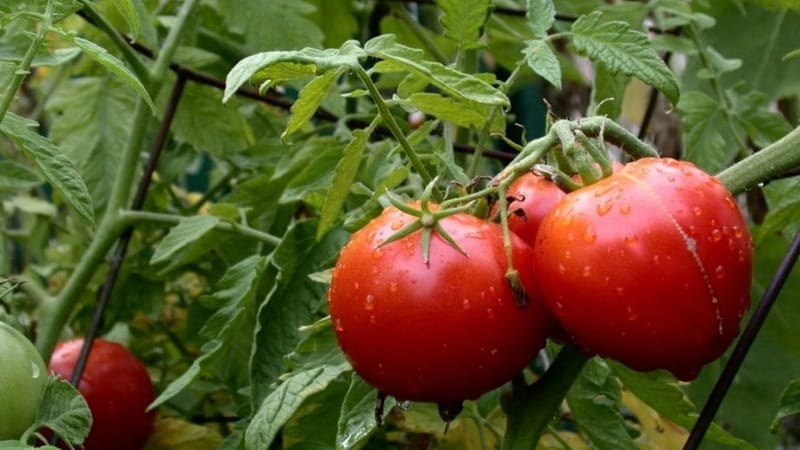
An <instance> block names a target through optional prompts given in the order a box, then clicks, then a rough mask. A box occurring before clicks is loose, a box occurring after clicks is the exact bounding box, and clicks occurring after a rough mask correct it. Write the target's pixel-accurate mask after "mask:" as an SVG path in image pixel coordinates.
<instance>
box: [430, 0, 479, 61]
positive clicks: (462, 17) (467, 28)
mask: <svg viewBox="0 0 800 450" xmlns="http://www.w3.org/2000/svg"><path fill="white" fill-rule="evenodd" d="M436 5H437V6H438V7H439V9H440V10H441V11H442V15H441V18H440V19H439V20H440V21H441V23H442V26H444V35H445V37H447V38H449V39H450V40H452V41H454V42H455V43H456V44H458V47H459V48H460V49H463V50H468V49H472V48H478V47H482V46H483V44H481V43H480V42H479V39H480V37H481V35H482V34H483V26H484V24H485V23H486V19H488V18H489V12H490V10H489V6H490V2H489V0H436Z"/></svg>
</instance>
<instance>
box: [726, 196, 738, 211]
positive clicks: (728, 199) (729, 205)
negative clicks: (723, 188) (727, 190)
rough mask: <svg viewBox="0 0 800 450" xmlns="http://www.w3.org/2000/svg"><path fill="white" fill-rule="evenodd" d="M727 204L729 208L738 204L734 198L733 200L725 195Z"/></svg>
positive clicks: (733, 207)
mask: <svg viewBox="0 0 800 450" xmlns="http://www.w3.org/2000/svg"><path fill="white" fill-rule="evenodd" d="M725 204H726V205H728V208H731V209H735V208H736V205H735V204H734V203H733V200H731V199H730V197H725Z"/></svg>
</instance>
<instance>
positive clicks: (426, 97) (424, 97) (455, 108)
mask: <svg viewBox="0 0 800 450" xmlns="http://www.w3.org/2000/svg"><path fill="white" fill-rule="evenodd" d="M407 103H408V104H410V105H412V106H413V107H415V108H417V109H419V110H420V111H422V112H424V113H425V114H428V115H431V116H434V117H437V118H439V119H441V120H443V121H446V122H451V123H454V124H456V125H458V126H460V127H464V128H472V129H480V128H482V127H483V126H484V125H485V124H486V120H487V119H488V118H489V112H490V108H492V107H491V106H486V105H482V104H480V103H475V102H471V101H468V100H463V99H458V98H452V97H444V96H442V95H440V94H437V93H434V92H416V93H414V94H411V95H410V96H409V97H408V101H407ZM504 129H505V120H504V117H503V114H502V113H497V114H496V115H495V119H494V121H493V122H492V125H491V128H490V130H491V131H492V132H502V131H503V130H504Z"/></svg>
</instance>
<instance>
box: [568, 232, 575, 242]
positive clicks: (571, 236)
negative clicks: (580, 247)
mask: <svg viewBox="0 0 800 450" xmlns="http://www.w3.org/2000/svg"><path fill="white" fill-rule="evenodd" d="M567 242H575V234H574V233H572V232H571V231H570V232H569V233H567Z"/></svg>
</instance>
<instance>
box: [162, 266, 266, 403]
mask: <svg viewBox="0 0 800 450" xmlns="http://www.w3.org/2000/svg"><path fill="white" fill-rule="evenodd" d="M265 267H266V259H265V258H264V257H262V256H258V255H253V256H251V257H249V258H246V259H244V260H242V261H240V262H238V263H237V264H235V265H233V266H231V267H230V268H228V270H227V271H226V272H225V274H224V275H222V278H221V279H220V280H219V282H218V283H217V285H216V287H215V291H214V293H212V294H211V295H210V299H208V300H206V301H207V302H210V303H212V304H213V307H215V308H218V309H217V311H216V312H215V313H214V314H213V315H212V316H211V317H210V318H209V319H208V320H207V322H206V323H205V325H204V326H203V328H202V329H201V330H200V335H201V336H204V337H206V338H207V339H208V341H206V342H205V344H203V346H202V347H201V348H200V355H199V356H198V357H197V358H195V360H194V361H192V365H191V366H190V367H189V369H187V370H186V372H184V373H183V374H181V375H180V376H179V377H178V378H176V379H175V380H174V381H172V382H171V383H170V384H169V385H168V386H167V387H166V388H165V389H164V390H163V391H162V392H161V394H160V395H159V396H158V398H156V399H155V400H154V401H153V403H152V404H151V405H150V406H149V408H150V409H153V408H156V407H158V406H159V405H162V404H163V403H164V402H166V401H167V400H169V399H171V398H172V397H174V396H176V395H178V394H179V393H180V392H181V391H183V390H184V389H186V388H187V387H188V386H189V385H190V384H191V383H192V382H193V381H194V380H195V379H197V377H198V376H199V375H200V374H201V373H202V371H203V370H204V369H206V368H207V367H208V366H209V365H211V364H212V363H213V362H214V360H215V358H216V357H217V356H218V355H219V353H220V352H221V351H222V350H225V349H226V348H229V347H230V342H231V340H232V339H233V337H234V335H235V332H236V331H237V329H238V328H239V327H240V326H241V325H242V321H243V320H244V317H245V314H246V310H247V308H248V307H250V303H252V301H253V299H254V296H255V291H256V288H257V287H258V282H259V281H260V278H261V274H262V272H263V271H264V268H265Z"/></svg>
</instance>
